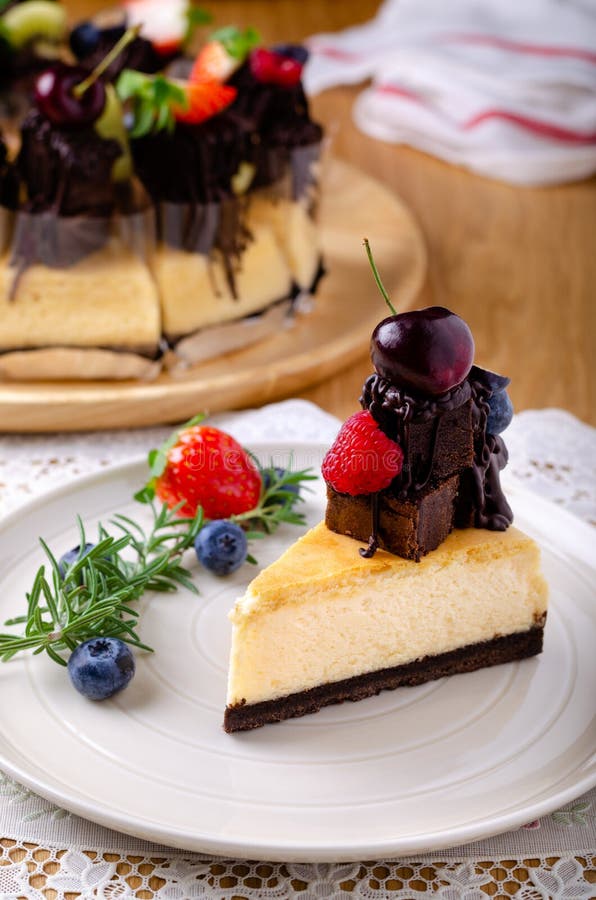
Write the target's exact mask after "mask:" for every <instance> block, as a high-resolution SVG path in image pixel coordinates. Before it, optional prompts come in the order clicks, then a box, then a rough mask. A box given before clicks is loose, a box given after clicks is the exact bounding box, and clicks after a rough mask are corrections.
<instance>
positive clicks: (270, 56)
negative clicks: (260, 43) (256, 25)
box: [248, 47, 302, 88]
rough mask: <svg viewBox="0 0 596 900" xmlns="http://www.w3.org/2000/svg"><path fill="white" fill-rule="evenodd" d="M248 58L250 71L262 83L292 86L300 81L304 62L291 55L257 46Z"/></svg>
mask: <svg viewBox="0 0 596 900" xmlns="http://www.w3.org/2000/svg"><path fill="white" fill-rule="evenodd" d="M248 59H249V65H250V71H251V72H252V74H253V76H254V78H256V80H257V81H260V82H261V83H262V84H277V85H279V86H280V87H285V88H292V87H294V86H295V85H297V84H298V82H299V81H300V78H301V75H302V63H300V62H298V60H296V59H292V58H291V57H290V56H284V55H283V54H281V53H276V52H275V51H274V50H267V49H265V47H257V49H256V50H253V51H252V53H251V54H250V56H249V58H248Z"/></svg>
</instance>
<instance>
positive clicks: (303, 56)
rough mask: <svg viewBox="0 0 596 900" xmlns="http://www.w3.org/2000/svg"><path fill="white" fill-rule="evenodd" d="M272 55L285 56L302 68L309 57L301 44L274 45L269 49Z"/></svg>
mask: <svg viewBox="0 0 596 900" xmlns="http://www.w3.org/2000/svg"><path fill="white" fill-rule="evenodd" d="M271 49H272V50H273V52H274V53H279V54H280V55H281V56H287V57H288V58H289V59H295V60H296V62H299V63H300V64H301V65H302V66H303V65H304V63H305V62H306V60H307V59H308V57H309V53H308V50H307V49H306V47H303V46H302V44H276V45H275V46H274V47H272V48H271Z"/></svg>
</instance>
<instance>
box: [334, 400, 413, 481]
mask: <svg viewBox="0 0 596 900" xmlns="http://www.w3.org/2000/svg"><path fill="white" fill-rule="evenodd" d="M403 461H404V454H403V451H402V449H401V447H400V446H399V444H396V443H395V441H392V440H391V439H390V438H388V437H387V435H386V434H384V433H383V432H382V431H381V429H380V428H379V426H378V425H377V423H376V422H375V420H374V419H373V417H372V416H371V414H370V413H369V412H368V410H362V412H357V413H354V415H353V416H350V418H349V419H347V420H346V421H345V422H344V424H343V425H342V427H341V428H340V431H339V434H338V435H337V437H336V439H335V442H334V444H333V446H332V447H331V449H330V450H329V451H328V452H327V454H326V456H325V459H324V460H323V465H322V468H321V471H322V473H323V478H324V479H325V481H326V482H327V484H329V485H331V487H332V488H333V489H334V490H335V491H338V492H339V493H340V494H351V495H352V496H354V495H356V494H374V493H375V492H376V491H382V490H384V489H385V488H387V487H389V485H390V484H391V482H392V481H393V479H394V478H395V477H396V476H397V475H399V473H400V472H401V469H402V465H403Z"/></svg>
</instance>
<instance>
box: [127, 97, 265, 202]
mask: <svg viewBox="0 0 596 900" xmlns="http://www.w3.org/2000/svg"><path fill="white" fill-rule="evenodd" d="M250 137H251V130H250V125H249V123H247V122H244V121H243V120H242V119H239V118H238V117H236V116H231V115H228V114H227V113H225V112H224V113H220V114H219V115H217V116H213V118H211V119H208V120H207V121H206V122H203V123H201V124H200V125H187V124H185V123H179V124H178V125H177V126H176V128H175V130H174V131H173V132H172V133H171V134H169V133H168V132H166V131H160V132H158V133H157V134H148V135H145V136H144V137H141V138H137V139H136V140H133V141H132V142H131V149H132V154H133V158H134V163H135V169H136V171H137V174H138V176H139V178H140V179H141V181H142V182H143V184H144V185H145V187H146V189H147V191H148V193H149V194H150V196H151V197H152V199H153V200H154V202H156V203H181V204H206V203H219V202H220V201H221V200H222V198H223V197H229V196H230V195H231V193H232V191H231V187H230V182H231V179H232V176H233V175H234V174H235V173H236V172H237V171H238V167H239V166H240V163H241V162H243V161H244V160H246V159H247V157H248V155H249V152H250Z"/></svg>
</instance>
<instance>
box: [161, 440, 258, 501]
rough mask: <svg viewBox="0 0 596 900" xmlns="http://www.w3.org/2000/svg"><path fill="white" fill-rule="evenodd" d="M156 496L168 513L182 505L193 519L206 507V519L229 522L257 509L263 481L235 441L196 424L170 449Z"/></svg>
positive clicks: (246, 454)
mask: <svg viewBox="0 0 596 900" xmlns="http://www.w3.org/2000/svg"><path fill="white" fill-rule="evenodd" d="M155 493H156V494H157V496H158V497H159V499H160V500H162V501H163V502H164V503H167V505H168V506H169V507H170V508H171V507H173V506H175V505H176V504H177V503H180V502H181V501H182V500H184V501H185V503H184V506H183V507H182V508H181V510H180V515H184V516H194V515H195V513H196V511H197V507H199V506H202V507H203V512H204V513H205V516H206V517H207V518H208V519H227V518H228V517H229V516H232V515H238V514H239V513H243V512H247V511H248V510H250V509H254V507H255V506H257V505H258V503H259V497H260V495H261V476H260V475H259V471H258V469H257V467H256V466H255V464H254V463H253V461H252V460H251V458H250V456H249V455H248V453H247V452H246V451H245V450H244V449H243V448H242V447H241V446H240V444H239V443H238V442H237V441H235V440H234V438H233V437H231V436H230V435H229V434H226V433H225V432H224V431H220V430H219V429H218V428H213V427H211V426H209V425H194V426H193V427H191V428H187V429H185V430H183V431H181V432H180V433H179V434H178V438H177V440H176V443H175V444H174V445H173V446H172V447H170V449H169V450H168V452H167V461H166V465H165V469H164V470H163V472H162V474H161V475H159V477H158V478H157V479H156V481H155Z"/></svg>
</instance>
